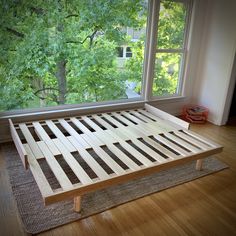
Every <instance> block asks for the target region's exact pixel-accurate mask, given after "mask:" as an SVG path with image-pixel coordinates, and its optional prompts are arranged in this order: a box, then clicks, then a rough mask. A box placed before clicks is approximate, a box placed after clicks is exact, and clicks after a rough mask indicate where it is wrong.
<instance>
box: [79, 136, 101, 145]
mask: <svg viewBox="0 0 236 236" xmlns="http://www.w3.org/2000/svg"><path fill="white" fill-rule="evenodd" d="M81 137H82V138H83V139H84V140H85V141H86V142H87V143H89V144H90V145H91V147H93V146H94V145H96V146H102V145H104V143H103V142H101V140H100V139H98V138H97V137H96V135H94V133H87V134H81Z"/></svg>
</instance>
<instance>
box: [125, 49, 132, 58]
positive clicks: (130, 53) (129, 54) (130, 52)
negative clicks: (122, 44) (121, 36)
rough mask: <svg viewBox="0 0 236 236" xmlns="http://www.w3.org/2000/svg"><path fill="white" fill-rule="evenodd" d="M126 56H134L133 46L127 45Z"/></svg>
mask: <svg viewBox="0 0 236 236" xmlns="http://www.w3.org/2000/svg"><path fill="white" fill-rule="evenodd" d="M126 57H132V51H131V47H126Z"/></svg>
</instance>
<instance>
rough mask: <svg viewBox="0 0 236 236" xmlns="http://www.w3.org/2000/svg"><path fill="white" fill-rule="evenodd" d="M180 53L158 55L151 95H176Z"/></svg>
mask: <svg viewBox="0 0 236 236" xmlns="http://www.w3.org/2000/svg"><path fill="white" fill-rule="evenodd" d="M181 58H182V53H158V54H157V57H156V66H155V72H154V81H153V95H154V96H167V95H174V94H177V92H178V91H177V90H178V84H179V74H180V68H181Z"/></svg>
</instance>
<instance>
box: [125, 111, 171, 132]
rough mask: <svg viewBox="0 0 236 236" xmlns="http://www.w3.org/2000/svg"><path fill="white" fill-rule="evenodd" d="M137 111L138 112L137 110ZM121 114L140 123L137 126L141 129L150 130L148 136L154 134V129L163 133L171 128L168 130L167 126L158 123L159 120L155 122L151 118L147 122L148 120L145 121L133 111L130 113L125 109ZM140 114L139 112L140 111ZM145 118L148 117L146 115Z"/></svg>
mask: <svg viewBox="0 0 236 236" xmlns="http://www.w3.org/2000/svg"><path fill="white" fill-rule="evenodd" d="M136 113H137V112H136ZM121 114H123V115H125V116H126V117H129V118H130V119H132V120H133V121H134V122H136V123H137V124H139V125H138V126H137V128H141V129H142V132H143V130H145V131H148V132H149V134H148V136H150V135H152V134H153V131H156V132H157V133H162V132H165V131H169V130H167V129H165V128H162V127H161V126H159V125H158V124H157V122H153V121H151V120H149V121H148V123H147V122H144V121H142V120H140V119H138V118H137V117H135V116H133V115H131V114H132V113H131V114H130V113H128V112H126V111H125V112H121ZM138 114H139V113H138ZM145 118H146V117H145ZM146 119H147V118H146Z"/></svg>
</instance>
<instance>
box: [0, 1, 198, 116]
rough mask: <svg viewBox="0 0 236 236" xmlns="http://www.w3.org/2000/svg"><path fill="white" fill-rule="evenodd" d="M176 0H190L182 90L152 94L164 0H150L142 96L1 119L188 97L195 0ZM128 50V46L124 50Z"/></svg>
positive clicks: (36, 110)
mask: <svg viewBox="0 0 236 236" xmlns="http://www.w3.org/2000/svg"><path fill="white" fill-rule="evenodd" d="M173 1H175V2H185V3H188V9H187V17H186V18H187V20H186V24H187V26H186V28H185V38H184V46H185V50H186V52H185V55H184V58H183V61H184V63H183V66H182V70H183V71H182V76H181V77H182V78H181V81H180V84H181V85H180V86H181V93H180V94H178V95H176V94H175V95H174V96H153V94H152V85H153V77H154V68H155V58H156V53H157V48H156V46H157V37H158V35H157V30H158V29H157V26H158V18H159V10H160V0H148V14H147V27H146V42H145V51H144V62H143V76H142V91H141V94H140V97H138V98H129V99H120V100H110V101H103V102H91V103H81V104H66V105H59V106H50V107H43V108H27V109H21V110H10V111H3V112H0V120H4V119H8V118H16V119H17V117H25V119H27V117H31V119H32V117H34V116H35V117H37V116H38V115H42V114H43V115H44V117H45V119H46V118H47V117H51V116H52V114H53V116H54V117H56V115H57V114H60V113H65V112H69V111H73V112H75V111H76V110H78V111H79V110H81V109H89V108H96V107H97V108H99V107H105V108H106V109H107V108H109V107H112V106H113V104H114V105H115V106H116V105H117V106H120V107H121V108H122V107H125V106H126V105H129V104H130V105H132V104H143V103H144V102H152V101H159V102H162V101H163V102H164V103H165V102H166V101H170V100H174V99H176V100H179V99H182V98H183V97H184V93H183V91H184V89H183V87H184V83H185V80H186V68H187V56H188V55H187V54H188V51H189V34H190V19H191V15H192V12H191V9H192V1H193V0H173ZM124 52H126V49H125V50H124V51H123V54H124Z"/></svg>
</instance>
